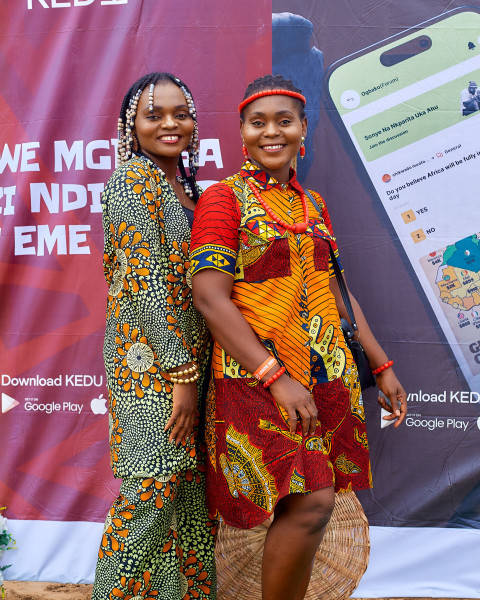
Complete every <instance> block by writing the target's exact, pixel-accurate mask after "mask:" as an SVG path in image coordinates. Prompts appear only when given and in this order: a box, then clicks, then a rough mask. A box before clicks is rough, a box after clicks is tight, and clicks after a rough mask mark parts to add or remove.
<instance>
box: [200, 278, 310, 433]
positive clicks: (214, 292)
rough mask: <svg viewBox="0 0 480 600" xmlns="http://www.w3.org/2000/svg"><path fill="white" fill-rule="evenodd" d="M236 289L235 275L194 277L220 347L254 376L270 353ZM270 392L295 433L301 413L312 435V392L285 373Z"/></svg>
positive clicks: (306, 429)
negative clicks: (233, 297) (233, 294)
mask: <svg viewBox="0 0 480 600" xmlns="http://www.w3.org/2000/svg"><path fill="white" fill-rule="evenodd" d="M232 286H233V278H232V277H231V275H229V274H227V273H223V272H221V271H217V270H216V269H203V270H202V271H199V272H198V273H196V274H195V275H194V276H193V301H194V304H195V306H196V307H197V309H198V310H199V311H200V312H201V313H202V314H203V317H204V319H205V321H206V323H207V325H208V327H209V329H210V331H211V332H212V335H213V337H214V338H215V339H216V341H217V342H218V343H219V344H220V346H221V347H222V348H223V349H224V350H225V351H226V352H227V354H229V355H230V356H232V357H233V358H234V359H235V360H236V361H237V362H239V363H240V364H241V365H242V367H244V368H245V369H247V370H248V371H249V372H250V373H253V372H254V371H255V370H256V369H257V368H258V367H259V365H261V364H262V363H263V362H264V361H265V360H266V359H267V358H268V357H269V356H270V354H269V352H268V350H267V349H266V348H265V347H264V346H263V344H262V343H261V342H260V340H259V339H258V338H257V336H256V334H255V332H254V331H253V329H252V328H251V327H250V325H249V324H248V322H247V321H246V319H245V318H244V316H243V315H242V313H241V312H240V311H239V310H238V308H237V307H236V306H235V304H233V302H232V301H231V300H230V295H231V292H232ZM277 370H278V367H277V366H274V367H272V369H271V370H270V371H269V372H268V373H266V375H265V376H264V377H263V378H262V381H265V380H266V379H268V378H269V377H271V376H272V374H273V373H275V371H277ZM269 389H270V391H271V393H272V394H273V396H274V398H275V400H276V402H277V403H278V404H279V405H280V406H282V407H283V408H285V410H286V411H287V413H288V416H289V422H290V431H291V433H294V432H295V430H296V427H297V420H298V419H297V413H298V414H299V415H300V419H301V423H302V430H303V434H304V435H307V434H312V433H313V432H314V430H315V427H316V424H317V409H316V406H315V403H314V402H313V399H312V397H311V395H310V393H309V391H308V390H307V389H306V388H305V387H304V386H303V385H302V384H301V383H299V382H298V381H295V380H293V379H291V378H290V377H288V376H287V375H285V374H284V375H282V376H281V377H279V379H277V381H275V382H274V383H272V385H271V386H270V387H269Z"/></svg>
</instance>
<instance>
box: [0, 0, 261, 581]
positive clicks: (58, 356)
mask: <svg viewBox="0 0 480 600" xmlns="http://www.w3.org/2000/svg"><path fill="white" fill-rule="evenodd" d="M0 22H1V23H2V29H3V34H2V38H1V40H0V52H1V55H2V84H1V89H0V91H1V94H0V123H1V130H2V139H1V143H0V227H1V233H0V261H1V262H0V298H1V301H0V377H1V386H0V387H1V393H2V414H1V415H0V427H1V432H2V436H1V437H2V461H1V464H0V504H2V505H3V504H5V505H7V507H8V513H7V516H9V517H10V518H12V519H29V520H48V521H97V522H102V521H103V520H104V518H105V514H106V511H107V508H108V506H109V504H110V503H111V500H112V494H113V493H114V492H115V489H116V486H117V483H116V482H115V481H114V479H113V476H112V474H111V471H110V467H109V458H108V415H107V409H106V402H105V398H106V397H107V394H106V387H105V373H104V368H103V358H102V343H103V342H102V339H103V329H104V319H105V317H104V309H105V301H106V300H105V299H106V284H105V282H104V279H103V270H102V254H103V233H102V228H101V218H100V217H101V214H100V213H101V208H100V204H99V202H100V194H101V191H102V189H103V186H104V183H105V182H106V180H107V179H108V177H109V176H110V174H111V173H112V171H113V169H114V168H115V147H116V119H117V117H118V112H119V109H120V103H121V100H122V98H123V95H124V94H125V92H126V91H127V89H128V87H129V86H130V85H131V84H132V83H133V82H134V81H135V80H136V79H137V78H138V77H140V76H142V75H143V74H145V73H148V72H151V71H170V72H173V73H175V74H176V75H178V76H179V77H181V78H182V79H184V80H185V81H186V82H187V83H188V85H189V86H190V88H191V89H192V92H193V95H194V97H195V99H196V102H197V107H198V112H199V127H200V138H201V153H200V154H201V156H200V163H201V167H202V168H201V169H200V172H199V179H200V180H219V179H221V178H222V177H224V176H226V175H227V174H229V173H231V172H233V171H234V170H236V168H237V167H238V164H239V162H240V160H241V143H240V137H239V134H238V116H237V113H236V105H237V103H238V99H239V98H240V97H241V96H242V95H243V92H244V89H245V85H246V83H247V82H248V81H250V80H251V79H252V78H254V77H256V76H258V75H261V74H263V73H265V72H269V71H270V70H271V3H270V2H268V1H263V0H260V1H258V0H245V1H243V2H241V3H236V2H229V3H225V2H222V1H220V0H210V1H208V2H195V3H192V2H191V1H189V0H175V1H173V0H162V1H161V2H158V1H155V0H144V1H142V2H139V1H138V0H69V1H66V0H62V1H59V0H21V1H19V0H7V1H3V2H2V3H0ZM226 141H231V143H228V144H226V143H225V142H226ZM32 527H33V525H32ZM35 575H36V574H35V573H32V577H34V576H35Z"/></svg>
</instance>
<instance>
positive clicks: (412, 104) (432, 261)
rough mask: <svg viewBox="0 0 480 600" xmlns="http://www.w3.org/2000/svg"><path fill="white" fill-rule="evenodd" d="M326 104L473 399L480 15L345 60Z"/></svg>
mask: <svg viewBox="0 0 480 600" xmlns="http://www.w3.org/2000/svg"><path fill="white" fill-rule="evenodd" d="M327 76H328V90H329V95H330V101H331V102H332V103H333V105H334V107H335V109H336V112H338V115H339V116H340V119H341V121H342V122H343V125H344V127H345V130H346V132H347V134H348V137H349V138H350V139H351V141H352V142H353V146H354V148H355V152H356V155H357V156H358V159H359V160H360V161H361V162H362V164H363V167H364V168H365V170H366V173H367V174H368V177H369V179H370V180H371V182H372V184H373V186H374V187H375V190H376V192H377V194H378V199H379V200H380V202H381V203H382V205H383V207H384V208H385V210H386V212H387V215H388V217H389V218H390V220H391V222H392V225H393V227H394V229H395V231H396V233H397V235H398V238H399V240H400V241H401V243H402V245H403V248H404V249H405V252H406V254H407V256H408V258H409V260H410V263H411V265H412V267H413V270H414V271H415V273H416V275H417V277H418V279H419V281H420V283H421V285H422V287H423V289H424V291H425V294H426V296H427V298H428V300H429V302H430V304H431V306H432V309H433V310H434V312H435V315H436V317H437V318H438V321H439V323H440V325H441V327H442V329H443V331H444V333H445V336H446V338H447V340H448V342H449V344H450V345H451V348H452V350H453V352H454V354H455V357H456V359H457V361H458V364H459V366H460V368H461V369H462V372H463V373H464V375H465V378H466V380H467V381H468V383H469V385H470V387H471V389H472V391H477V392H478V391H480V317H479V314H480V233H479V232H480V110H479V109H480V9H479V10H476V9H475V8H470V7H469V8H468V9H467V8H465V9H458V10H454V11H451V12H449V13H445V14H444V15H442V17H439V18H438V19H435V20H432V21H428V22H426V23H423V24H421V25H420V26H417V27H415V28H414V29H411V30H408V31H406V32H404V33H403V34H401V35H399V36H395V38H390V39H388V40H384V41H383V42H380V43H379V44H377V45H376V46H374V47H369V48H366V49H365V50H363V51H361V52H359V53H357V54H354V55H351V56H348V57H346V58H345V59H343V60H342V61H339V62H338V63H335V64H334V65H332V67H331V69H330V70H329V73H328V75H327Z"/></svg>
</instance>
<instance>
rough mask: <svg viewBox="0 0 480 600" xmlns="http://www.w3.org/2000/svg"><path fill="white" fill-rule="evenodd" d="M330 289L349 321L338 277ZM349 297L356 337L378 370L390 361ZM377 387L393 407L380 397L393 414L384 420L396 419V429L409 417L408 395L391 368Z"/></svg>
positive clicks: (331, 283)
mask: <svg viewBox="0 0 480 600" xmlns="http://www.w3.org/2000/svg"><path fill="white" fill-rule="evenodd" d="M330 289H331V291H332V293H333V295H334V296H335V302H336V304H337V308H338V312H339V314H340V317H341V318H343V319H346V320H347V321H349V317H348V313H347V309H346V307H345V304H344V303H343V299H342V294H341V293H340V288H339V287H338V282H337V278H336V277H331V278H330ZM349 295H350V301H351V303H352V308H353V313H354V315H355V319H356V321H357V326H358V332H357V333H356V335H355V337H356V338H357V339H359V340H360V341H361V343H362V346H363V348H364V350H365V352H366V354H367V356H368V360H369V362H370V367H371V368H372V369H376V368H377V367H379V366H380V365H383V364H385V363H386V362H387V361H388V356H387V355H386V354H385V351H384V350H383V349H382V347H381V346H380V344H379V343H378V342H377V340H376V339H375V336H374V335H373V333H372V331H371V329H370V327H369V325H368V323H367V320H366V319H365V315H364V314H363V311H362V309H361V308H360V305H359V304H358V302H357V301H356V299H355V297H354V296H353V295H352V294H351V293H350V290H349ZM377 386H378V388H379V389H380V391H381V392H382V393H383V394H385V396H387V398H389V400H390V402H391V406H389V405H388V404H387V403H386V402H385V399H384V398H382V396H379V397H378V403H379V404H380V406H381V407H382V408H384V409H385V410H387V411H388V412H390V413H392V414H391V415H388V416H386V417H384V419H385V420H388V421H391V420H393V419H396V422H395V425H394V427H398V426H399V425H400V424H401V423H402V421H403V420H404V419H405V417H406V416H407V395H406V393H405V390H404V389H403V387H402V385H401V383H400V382H399V381H398V379H397V377H396V375H395V373H394V371H393V369H392V368H391V367H390V368H389V369H386V370H385V371H383V372H382V373H380V374H379V375H377Z"/></svg>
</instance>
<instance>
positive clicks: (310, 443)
mask: <svg viewBox="0 0 480 600" xmlns="http://www.w3.org/2000/svg"><path fill="white" fill-rule="evenodd" d="M246 178H249V179H250V181H251V182H253V183H255V185H257V187H258V188H259V190H260V192H261V194H262V197H263V198H264V199H265V200H266V201H267V203H268V205H269V206H270V207H271V208H272V209H273V211H274V212H275V213H276V214H277V215H278V216H279V217H281V218H282V219H283V220H284V221H285V222H287V223H294V222H301V221H302V220H303V209H302V203H301V195H300V194H301V193H302V188H301V186H300V184H299V183H298V182H297V180H296V177H295V173H294V172H293V171H292V172H291V178H290V181H289V183H288V184H280V183H278V182H277V181H276V180H275V179H273V178H271V177H269V176H268V175H267V174H266V173H265V172H264V171H262V170H260V169H259V168H258V167H256V166H254V165H252V163H250V162H249V161H247V162H246V163H244V165H243V166H242V169H241V170H240V172H239V173H237V174H235V175H233V176H232V177H229V178H227V179H225V180H224V181H223V182H220V183H217V184H214V185H212V186H211V187H209V188H208V189H207V190H206V191H205V192H204V194H203V195H202V197H201V199H200V202H199V203H198V206H197V209H196V211H195V222H194V227H193V231H192V241H191V252H190V260H191V267H190V268H191V273H192V275H194V274H195V273H197V272H198V271H200V270H201V269H218V270H219V271H222V272H224V273H228V274H230V275H231V276H232V277H233V278H234V283H233V289H232V295H231V299H232V302H233V303H234V304H235V305H236V306H237V307H238V309H239V310H240V311H241V313H242V314H243V316H244V317H245V319H246V320H247V321H248V323H249V324H250V325H251V327H252V329H253V330H254V331H255V333H256V334H257V335H258V337H259V339H260V341H261V342H262V343H263V344H264V346H265V347H266V348H267V349H268V350H269V352H270V353H271V354H273V355H274V356H275V357H276V358H277V360H278V362H279V363H280V364H281V365H284V366H285V368H286V371H287V374H288V375H289V376H290V377H292V378H293V379H296V380H297V381H299V382H300V383H302V384H303V385H304V386H305V387H306V388H308V389H310V390H311V391H312V393H313V398H314V400H315V403H316V405H317V408H318V423H317V427H316V430H315V432H314V435H312V436H310V437H307V438H303V437H302V435H301V433H295V434H291V433H290V432H289V426H288V422H287V414H286V412H285V411H284V409H282V408H281V407H280V406H279V405H277V404H276V402H275V400H274V398H273V396H272V394H271V393H270V391H268V390H266V389H264V388H263V385H262V384H258V383H257V381H256V380H255V379H254V378H253V376H252V374H251V373H249V372H247V371H246V370H245V369H243V368H242V366H241V365H239V364H238V363H237V362H236V361H235V360H234V359H233V358H232V357H230V356H228V355H227V354H226V353H225V351H224V350H223V349H222V348H221V347H220V346H219V345H218V343H216V344H215V347H214V356H213V381H212V385H211V387H210V392H209V398H208V400H207V423H206V428H207V430H206V439H207V444H208V458H209V460H208V461H207V463H208V467H207V498H208V501H209V504H210V507H211V508H216V509H217V510H218V511H219V513H220V515H221V516H222V517H223V519H224V520H225V522H226V523H228V524H229V525H233V526H236V527H241V528H251V527H254V526H255V525H258V524H259V523H261V522H263V521H264V520H265V519H266V518H267V517H268V516H269V515H270V514H271V513H272V512H273V510H274V508H275V505H276V503H277V502H278V500H279V499H281V498H283V497H284V496H286V495H287V494H292V493H308V492H311V491H315V490H318V489H321V488H324V487H328V486H331V485H334V486H335V490H336V491H337V492H342V491H350V490H354V489H362V488H367V487H369V486H370V463H369V458H368V442H367V433H366V429H365V418H364V411H363V403H362V396H361V390H360V385H359V382H358V377H357V369H356V366H355V363H354V362H353V360H352V356H351V354H350V351H349V350H348V348H347V347H346V345H345V341H344V338H343V335H342V333H341V331H340V317H339V315H338V310H337V307H336V303H335V298H334V296H333V294H332V293H331V291H330V287H329V277H331V276H334V275H333V269H332V268H331V265H330V258H329V245H330V244H331V245H332V248H333V250H334V251H335V253H336V254H338V250H337V247H336V244H335V238H334V237H333V233H332V226H331V222H330V218H329V216H328V212H327V209H326V207H325V204H324V202H323V200H322V198H321V197H320V196H318V194H315V199H316V201H317V202H318V204H319V206H320V207H321V209H322V212H321V214H319V213H318V211H317V210H316V209H315V207H314V206H313V204H311V202H310V200H308V198H307V200H308V209H309V215H310V221H309V227H308V229H307V231H306V232H305V233H304V234H296V235H295V234H293V233H291V232H289V231H288V230H286V229H285V228H284V227H282V226H280V225H279V224H277V223H275V222H273V220H272V219H271V218H270V217H269V216H268V215H267V214H266V212H265V211H264V209H263V208H262V206H261V205H260V204H259V203H258V201H257V200H256V198H255V196H254V194H253V193H252V191H251V190H250V189H249V187H248V185H247V184H246V182H245V179H246ZM297 431H298V432H301V428H300V425H299V427H298V430H297Z"/></svg>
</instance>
